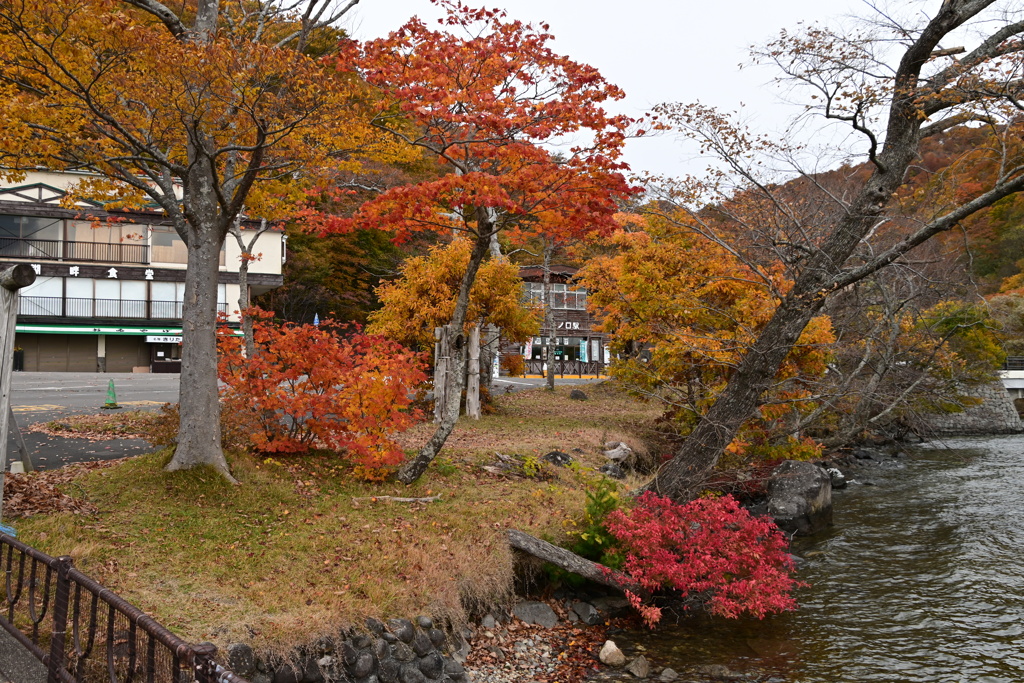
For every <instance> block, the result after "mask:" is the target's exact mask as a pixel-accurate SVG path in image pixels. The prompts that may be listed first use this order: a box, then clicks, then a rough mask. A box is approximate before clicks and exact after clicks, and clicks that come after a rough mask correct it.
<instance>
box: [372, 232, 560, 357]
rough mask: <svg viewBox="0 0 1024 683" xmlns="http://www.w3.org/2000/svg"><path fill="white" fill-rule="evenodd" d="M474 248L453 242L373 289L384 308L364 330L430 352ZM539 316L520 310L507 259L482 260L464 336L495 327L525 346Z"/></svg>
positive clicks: (518, 285) (519, 289) (514, 273)
mask: <svg viewBox="0 0 1024 683" xmlns="http://www.w3.org/2000/svg"><path fill="white" fill-rule="evenodd" d="M471 251H472V244H470V241H469V240H468V239H456V240H454V241H453V242H451V243H449V244H447V245H440V246H435V247H432V248H431V249H430V252H429V253H428V254H427V255H425V256H417V257H414V258H410V259H409V260H407V261H406V262H405V264H403V266H402V272H401V276H400V277H399V278H398V279H397V280H395V281H393V282H388V283H385V284H383V285H381V286H380V287H378V288H377V296H378V297H379V298H380V300H381V302H382V303H383V307H382V308H381V309H380V310H378V311H375V312H374V313H372V314H370V325H369V326H368V328H367V331H368V332H370V333H371V334H380V335H384V336H385V337H388V338H390V339H394V340H395V341H398V342H401V343H402V344H405V345H406V346H409V347H411V348H417V349H419V350H421V351H426V352H428V353H432V352H433V350H434V328H435V327H439V326H441V325H446V324H448V322H449V321H451V319H452V313H453V312H454V311H455V299H456V297H457V295H458V292H459V286H460V284H461V282H462V277H463V276H464V275H465V273H466V268H467V267H468V266H469V258H470V252H471ZM538 316H539V311H536V310H534V309H530V308H527V307H526V306H524V305H523V281H522V280H521V279H520V277H519V272H518V268H517V267H516V266H515V265H513V264H512V263H509V262H508V261H505V260H500V259H491V260H488V261H484V263H483V264H481V266H480V270H479V271H478V272H477V276H476V280H475V281H474V283H473V287H472V289H470V293H469V308H468V309H467V312H466V323H465V331H466V333H467V334H468V332H469V328H470V327H471V326H472V325H474V324H478V323H479V324H484V325H488V324H489V325H495V326H497V327H498V328H500V329H501V334H502V337H503V338H504V339H507V340H509V341H514V342H521V341H525V340H526V339H528V338H529V337H531V336H533V335H535V334H537V332H538V330H539V327H540V323H539V321H538Z"/></svg>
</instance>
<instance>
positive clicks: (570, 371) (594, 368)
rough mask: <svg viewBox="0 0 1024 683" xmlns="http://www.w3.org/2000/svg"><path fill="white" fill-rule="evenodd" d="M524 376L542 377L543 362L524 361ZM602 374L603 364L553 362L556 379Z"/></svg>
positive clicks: (595, 362)
mask: <svg viewBox="0 0 1024 683" xmlns="http://www.w3.org/2000/svg"><path fill="white" fill-rule="evenodd" d="M526 374H528V375H542V374H544V361H542V360H528V361H526ZM602 374H604V363H600V362H598V361H582V360H557V359H556V360H555V376H556V377H565V376H567V375H568V376H569V377H583V375H602Z"/></svg>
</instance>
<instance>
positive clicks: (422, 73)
mask: <svg viewBox="0 0 1024 683" xmlns="http://www.w3.org/2000/svg"><path fill="white" fill-rule="evenodd" d="M438 4H440V5H441V6H443V7H444V8H445V9H446V10H447V17H446V18H445V19H443V20H442V23H443V27H442V29H441V30H432V29H430V28H428V27H427V26H426V25H425V24H424V23H423V22H422V21H420V20H419V19H412V20H410V21H409V22H408V23H406V24H405V25H404V26H403V27H402V28H400V29H399V30H397V31H395V32H394V33H392V34H390V35H389V36H387V37H386V38H382V39H379V40H374V41H370V42H368V43H366V44H365V45H363V46H362V47H361V49H360V50H359V53H358V54H357V55H355V56H354V59H355V62H356V64H357V66H358V69H359V71H360V73H361V74H362V75H363V77H364V78H365V79H366V80H367V82H369V83H371V84H373V85H374V86H376V87H378V88H380V89H381V91H382V92H383V93H384V94H385V97H386V103H387V107H386V108H382V109H381V110H380V112H379V114H378V115H377V117H376V118H375V119H374V124H375V125H376V126H377V127H378V128H379V129H381V130H383V131H386V132H388V133H389V134H391V135H392V136H394V137H395V138H396V139H399V140H402V141H404V142H405V143H407V144H409V145H412V146H414V147H417V148H421V149H424V150H427V151H428V152H430V153H431V154H433V155H435V156H436V157H437V158H438V159H440V160H441V161H442V162H443V164H444V166H445V167H446V169H448V170H449V171H450V172H449V173H448V174H447V175H445V176H443V177H441V178H438V179H436V180H433V181H425V182H421V183H418V184H416V185H411V186H406V187H400V188H395V189H392V190H389V191H387V192H385V193H384V194H382V195H381V196H380V197H378V198H376V199H373V200H371V201H369V202H367V203H366V204H365V205H364V206H363V207H361V208H360V210H359V211H358V212H357V214H356V215H355V218H354V221H353V223H354V224H355V225H357V226H370V227H381V228H387V229H391V230H393V231H394V232H395V235H396V237H397V238H398V239H402V238H406V237H409V236H411V235H413V234H416V233H418V232H422V231H435V232H452V233H458V234H464V235H465V236H466V237H467V238H468V240H469V244H470V245H471V250H470V258H469V262H468V265H467V268H466V270H465V273H464V274H463V277H462V281H461V282H460V284H459V289H458V294H457V296H456V298H455V306H454V310H453V311H452V314H451V318H450V320H449V324H450V325H452V326H453V328H454V329H456V330H460V329H462V327H463V325H464V324H465V322H466V320H467V314H468V311H469V303H470V292H471V290H472V288H473V283H474V282H475V281H476V277H477V273H478V271H479V269H480V266H481V264H482V263H483V261H484V260H485V257H487V255H488V254H489V253H493V254H497V253H498V252H499V251H500V249H499V248H498V237H499V234H500V233H501V232H502V231H503V230H509V229H514V228H515V227H516V226H519V225H523V224H527V223H529V224H533V225H534V226H537V229H538V230H542V231H544V232H547V233H551V234H562V233H573V232H576V231H582V230H589V231H602V230H605V231H607V230H611V229H612V227H613V222H612V220H611V216H612V214H613V212H614V210H615V200H616V199H617V198H619V197H623V196H625V195H626V194H628V192H629V189H630V188H629V187H628V186H627V184H626V182H625V180H624V178H623V177H622V175H621V173H620V171H622V170H623V168H624V167H623V165H622V164H621V162H619V155H620V151H621V148H622V144H623V142H624V139H625V136H626V130H627V127H628V125H629V123H630V122H629V120H628V119H626V118H624V117H613V116H610V115H608V114H607V113H606V112H605V111H604V109H602V105H603V103H605V102H606V101H608V100H614V99H619V98H621V97H622V92H621V91H620V90H619V89H618V88H616V87H615V86H613V85H610V84H608V83H607V82H605V80H604V79H603V78H602V77H601V75H600V74H599V73H598V72H597V71H596V70H595V69H593V68H592V67H589V66H584V65H582V64H578V63H576V62H574V61H572V60H571V59H568V58H567V57H563V56H560V55H557V54H555V53H554V52H553V51H552V50H551V49H550V48H549V47H548V43H549V42H550V40H551V38H552V36H551V35H550V34H549V33H548V32H547V31H548V27H547V26H546V25H540V26H533V25H528V24H524V23H522V22H519V21H511V20H508V19H507V18H506V15H505V13H504V12H502V11H499V10H473V9H470V8H467V7H465V6H463V5H461V4H459V3H457V2H453V1H450V0H438ZM556 145H557V146H558V147H557V150H556ZM555 151H557V154H555V153H554V152H555ZM459 341H460V340H459V339H456V342H457V343H456V344H455V347H456V348H455V349H453V355H454V357H455V367H462V366H464V365H465V354H466V349H465V346H466V345H465V344H463V343H458V342H459ZM453 380H454V383H455V387H454V391H451V392H450V393H449V395H448V396H449V398H448V400H447V402H446V405H445V406H444V409H443V416H442V419H441V421H440V423H439V425H438V427H437V430H436V431H435V433H434V435H433V436H432V437H431V438H430V440H429V441H428V442H427V444H426V445H425V446H424V447H423V448H422V450H421V451H420V452H419V454H418V455H417V457H416V458H415V459H413V460H411V461H410V462H409V463H408V464H407V465H406V466H405V467H404V468H403V469H402V471H401V472H400V473H399V479H400V480H401V481H403V482H406V483H409V482H412V481H414V480H415V479H416V478H418V477H419V476H420V474H422V472H423V471H424V470H425V469H426V467H427V465H428V464H429V463H430V461H431V460H432V459H433V458H434V457H435V455H436V454H437V452H438V451H439V450H440V448H441V447H442V445H443V444H444V442H445V440H446V439H447V437H448V435H449V434H450V433H451V431H452V429H453V428H454V426H455V421H456V419H457V418H458V413H459V397H460V394H461V389H462V388H463V386H464V384H463V382H464V380H463V377H462V374H461V373H454V377H453Z"/></svg>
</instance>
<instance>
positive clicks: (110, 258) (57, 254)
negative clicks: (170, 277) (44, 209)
mask: <svg viewBox="0 0 1024 683" xmlns="http://www.w3.org/2000/svg"><path fill="white" fill-rule="evenodd" d="M0 257H4V258H26V259H39V260H41V261H58V260H62V259H63V260H68V261H85V262H88V261H92V262H96V263H136V264H140V265H146V264H148V263H149V245H148V244H125V243H122V242H115V243H113V244H109V243H106V242H74V241H71V240H33V239H22V238H18V237H0Z"/></svg>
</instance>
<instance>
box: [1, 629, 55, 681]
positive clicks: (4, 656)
mask: <svg viewBox="0 0 1024 683" xmlns="http://www.w3.org/2000/svg"><path fill="white" fill-rule="evenodd" d="M45 680H46V669H45V668H44V667H43V665H42V664H41V663H40V662H39V660H38V659H36V658H35V657H33V656H32V655H31V654H29V653H28V651H27V650H25V649H24V648H23V647H22V646H21V644H20V643H19V642H18V641H16V640H15V639H14V638H13V637H12V636H11V635H10V634H9V633H7V631H5V630H4V629H3V628H0V683H43V681H45Z"/></svg>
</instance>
